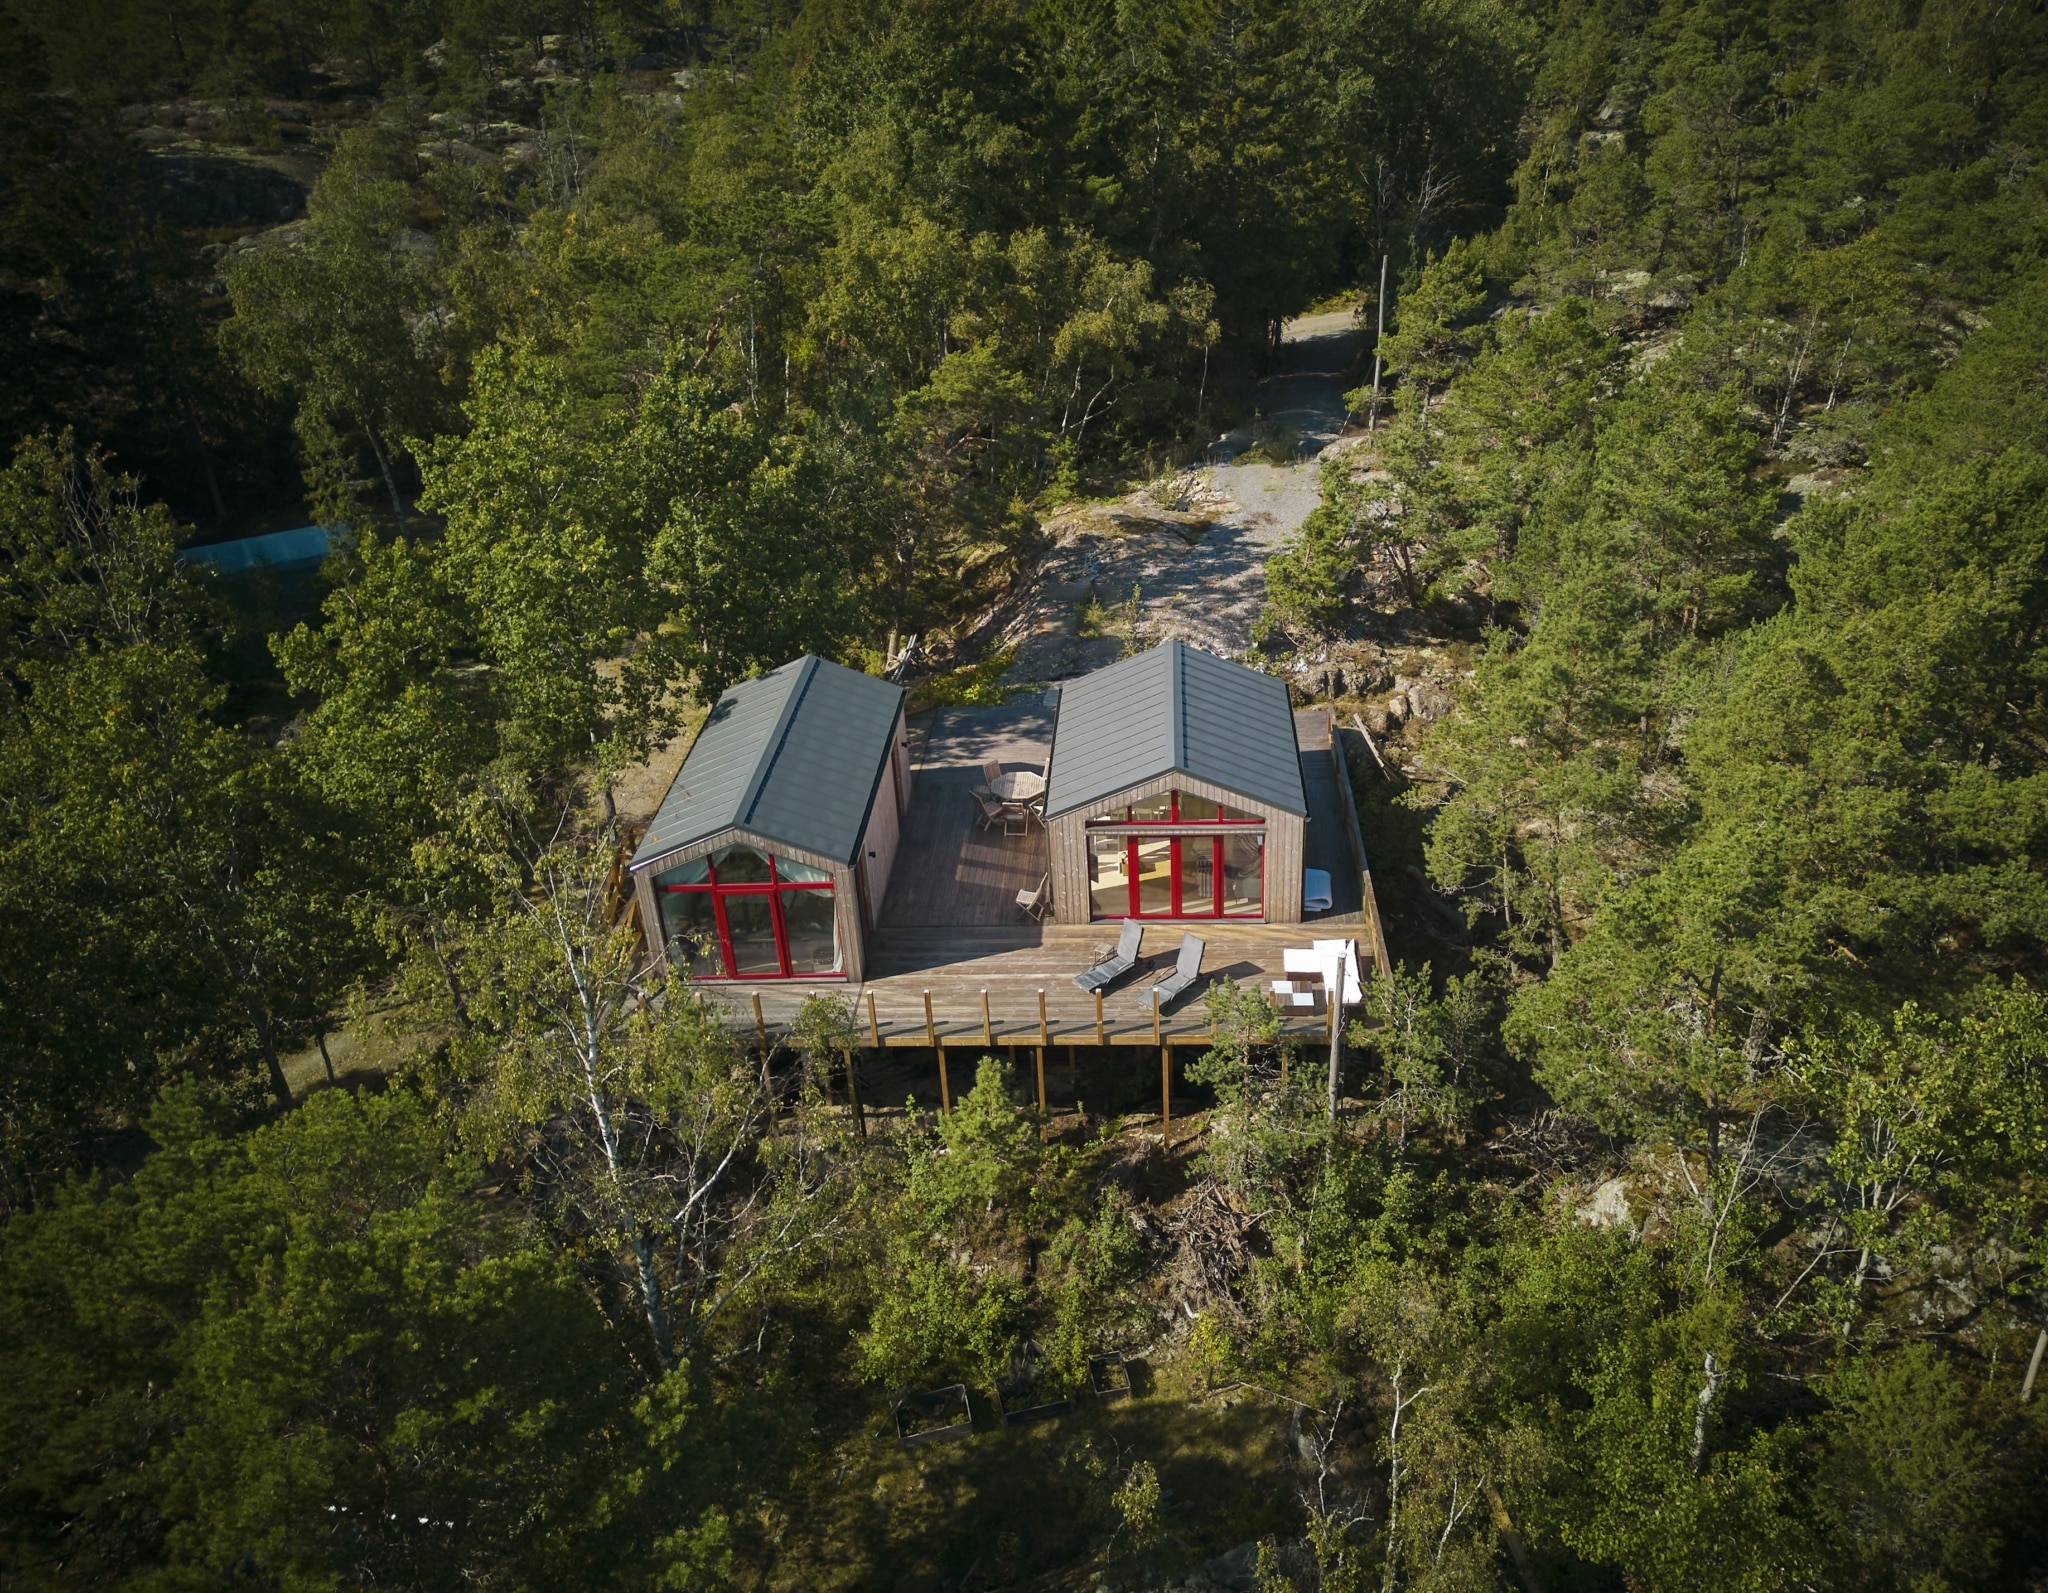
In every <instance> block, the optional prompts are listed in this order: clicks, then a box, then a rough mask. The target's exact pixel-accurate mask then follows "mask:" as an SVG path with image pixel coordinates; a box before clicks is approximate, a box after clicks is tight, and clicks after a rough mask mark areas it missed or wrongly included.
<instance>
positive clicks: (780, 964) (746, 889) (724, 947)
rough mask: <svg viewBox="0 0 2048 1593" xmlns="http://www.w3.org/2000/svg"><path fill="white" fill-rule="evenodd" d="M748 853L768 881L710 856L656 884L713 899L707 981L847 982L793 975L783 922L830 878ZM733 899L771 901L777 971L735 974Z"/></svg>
mask: <svg viewBox="0 0 2048 1593" xmlns="http://www.w3.org/2000/svg"><path fill="white" fill-rule="evenodd" d="M721 850H724V848H721ZM748 850H749V851H751V852H753V853H754V854H755V855H756V856H758V857H765V858H766V859H768V877H767V878H766V879H765V880H745V881H731V882H725V881H721V880H720V879H719V877H718V864H717V862H716V861H715V860H714V859H713V858H712V857H711V856H710V855H708V854H707V855H706V856H705V859H704V873H705V879H704V881H703V882H702V883H701V884H690V885H664V884H662V883H661V882H660V881H658V880H657V881H656V882H655V886H654V889H655V894H656V896H657V898H659V897H662V896H688V895H698V896H709V897H710V898H711V921H712V923H713V924H715V925H716V926H717V928H718V961H719V963H720V965H721V966H722V967H724V968H725V969H726V972H724V973H718V974H705V975H702V977H703V978H705V979H795V978H799V977H801V978H804V979H844V978H845V977H846V970H845V969H844V968H836V969H834V970H833V971H832V972H830V973H806V974H802V975H798V974H795V973H792V972H791V971H790V965H789V926H788V924H786V923H785V922H784V921H783V917H782V893H783V892H784V891H823V892H825V893H826V894H827V895H828V896H829V895H830V894H831V893H832V881H831V880H829V879H822V880H820V879H810V880H804V879H784V878H783V877H782V869H781V867H780V866H779V864H778V862H777V859H776V856H775V854H774V853H773V852H771V851H769V850H768V849H767V848H765V847H759V846H755V847H749V848H748ZM674 866H676V867H678V868H680V867H681V866H682V865H681V864H676V865H674ZM1262 866H1263V865H1262ZM733 896H765V897H767V898H768V921H769V923H770V925H771V926H772V927H773V929H774V932H775V962H776V971H775V972H773V973H737V972H734V971H733V970H735V969H736V968H737V967H738V966H739V964H738V960H737V959H736V958H735V957H734V956H733V954H732V925H731V924H730V923H728V922H727V921H726V916H725V903H726V900H727V898H728V897H733ZM835 911H836V904H835ZM661 932H662V937H663V939H664V941H665V940H666V939H667V936H668V917H667V915H666V914H665V913H664V914H663V916H662V924H661ZM835 934H836V931H835ZM842 960H843V958H842Z"/></svg>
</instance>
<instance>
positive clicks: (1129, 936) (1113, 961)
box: [1074, 918, 1145, 994]
mask: <svg viewBox="0 0 2048 1593" xmlns="http://www.w3.org/2000/svg"><path fill="white" fill-rule="evenodd" d="M1144 938H1145V926H1144V925H1143V924H1141V923H1139V922H1138V921H1137V919H1135V918H1126V919H1125V920H1124V932H1123V934H1121V935H1120V936H1118V937H1117V943H1116V955H1115V956H1113V957H1111V958H1110V959H1109V960H1108V961H1107V962H1099V963H1097V964H1096V965H1095V966H1094V967H1093V968H1090V969H1088V970H1087V971H1086V972H1085V973H1077V974H1075V975H1074V983H1075V984H1077V985H1079V986H1080V987H1081V988H1082V989H1083V990H1086V991H1088V992H1090V993H1091V994H1093V993H1094V992H1095V991H1097V990H1105V989H1107V988H1108V987H1109V986H1110V985H1112V984H1114V983H1115V982H1116V981H1117V980H1119V979H1121V978H1122V977H1123V976H1124V975H1125V974H1127V973H1129V972H1130V971H1131V970H1132V969H1133V968H1135V967H1137V966H1138V947H1139V946H1140V944H1142V943H1143V941H1144Z"/></svg>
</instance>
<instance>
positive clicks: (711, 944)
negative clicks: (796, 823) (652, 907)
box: [654, 846, 840, 979]
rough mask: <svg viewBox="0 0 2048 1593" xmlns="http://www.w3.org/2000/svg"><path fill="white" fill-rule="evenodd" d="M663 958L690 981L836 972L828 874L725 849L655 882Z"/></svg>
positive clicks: (744, 849) (742, 849) (747, 850)
mask: <svg viewBox="0 0 2048 1593" xmlns="http://www.w3.org/2000/svg"><path fill="white" fill-rule="evenodd" d="M654 889H655V896H656V900H657V901H659V903H660V904H661V920H662V932H663V934H664V936H665V937H666V939H667V942H668V946H669V955H670V956H671V957H673V958H674V959H675V962H676V964H677V966H679V967H682V968H685V969H687V970H688V971H689V974H690V976H691V977H692V978H694V979H788V978H793V977H795V976H797V975H802V974H811V975H815V974H831V973H837V972H838V971H839V968H840V955H839V934H838V915H837V913H836V912H834V910H833V899H832V876H831V874H830V873H829V872H827V871H826V870H824V869H821V868H816V867H813V866H812V865H811V864H808V863H799V862H798V861H797V860H796V859H795V858H790V857H781V856H778V855H776V854H774V853H770V852H763V851H761V850H759V849H758V848H756V847H751V846H726V847H721V848H720V849H719V850H718V851H716V852H714V853H712V854H711V855H710V856H709V857H699V858H692V859H691V860H690V861H689V862H687V863H680V864H678V865H677V866H676V867H674V868H672V869H668V870H667V871H665V872H663V873H660V874H657V875H655V877H654Z"/></svg>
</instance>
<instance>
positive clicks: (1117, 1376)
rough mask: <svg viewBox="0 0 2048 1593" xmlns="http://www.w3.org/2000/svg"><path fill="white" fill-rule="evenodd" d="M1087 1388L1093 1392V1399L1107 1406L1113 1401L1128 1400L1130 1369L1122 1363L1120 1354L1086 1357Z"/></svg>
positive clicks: (1122, 1359)
mask: <svg viewBox="0 0 2048 1593" xmlns="http://www.w3.org/2000/svg"><path fill="white" fill-rule="evenodd" d="M1088 1386H1089V1387H1090V1388H1092V1389H1094V1390H1095V1397H1096V1398H1097V1399H1099V1400H1101V1401H1103V1403H1105V1404H1107V1403H1108V1402H1109V1401H1111V1400H1113V1399H1128V1398H1130V1394H1131V1369H1130V1367H1129V1366H1127V1365H1126V1364H1125V1363H1124V1358H1123V1355H1122V1354H1121V1353H1118V1352H1113V1353H1111V1354H1108V1355H1091V1356H1089V1357H1088Z"/></svg>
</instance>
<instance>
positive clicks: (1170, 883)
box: [1124, 830, 1266, 918]
mask: <svg viewBox="0 0 2048 1593" xmlns="http://www.w3.org/2000/svg"><path fill="white" fill-rule="evenodd" d="M1226 849H1227V850H1226ZM1247 849H1251V850H1254V851H1255V852H1256V854H1257V855H1256V865H1257V876H1258V884H1257V891H1256V893H1255V894H1253V893H1248V892H1247V891H1246V890H1245V886H1246V885H1247V884H1248V883H1249V871H1248V870H1247V869H1246V867H1245V862H1246V859H1245V857H1244V855H1243V854H1244V853H1245V851H1246V850H1247ZM1265 863H1266V848H1265V837H1264V835H1263V834H1255V835H1248V834H1246V833H1245V832H1244V831H1242V830H1239V831H1237V832H1236V833H1235V834H1231V833H1225V834H1220V835H1159V836H1150V835H1133V836H1127V837H1125V841H1124V878H1125V880H1126V882H1127V886H1128V890H1129V895H1130V910H1129V916H1130V917H1132V918H1255V917H1261V916H1263V915H1264V913H1265V904H1266V879H1265ZM1233 902H1240V903H1249V905H1241V906H1238V907H1237V908H1236V909H1235V910H1234V911H1233V910H1232V906H1231V904H1232V903H1233Z"/></svg>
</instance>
